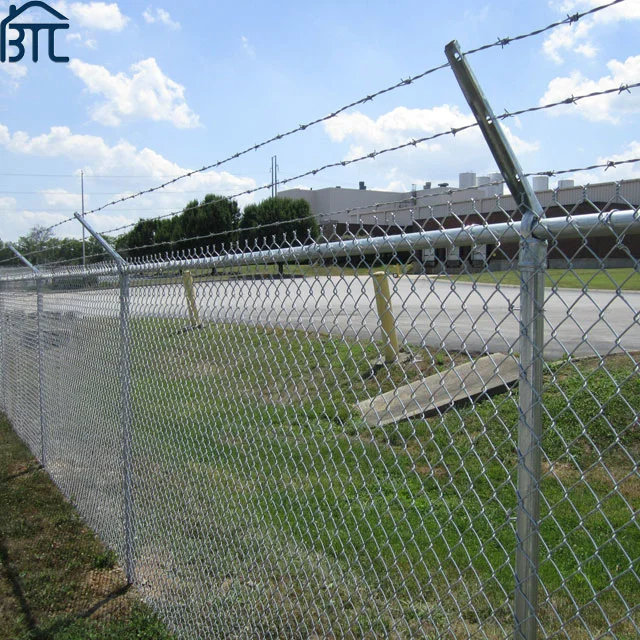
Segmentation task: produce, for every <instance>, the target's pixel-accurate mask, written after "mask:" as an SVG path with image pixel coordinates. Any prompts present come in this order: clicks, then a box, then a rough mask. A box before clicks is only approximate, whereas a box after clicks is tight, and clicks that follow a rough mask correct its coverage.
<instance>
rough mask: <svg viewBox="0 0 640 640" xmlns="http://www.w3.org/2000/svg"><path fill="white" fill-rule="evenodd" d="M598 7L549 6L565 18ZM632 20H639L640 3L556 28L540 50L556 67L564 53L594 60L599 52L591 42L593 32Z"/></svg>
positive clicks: (593, 1) (579, 2)
mask: <svg viewBox="0 0 640 640" xmlns="http://www.w3.org/2000/svg"><path fill="white" fill-rule="evenodd" d="M600 4H601V1H600V0H565V2H557V0H553V1H551V2H550V3H549V5H550V7H551V8H552V9H554V10H556V11H559V12H560V13H562V14H564V15H567V14H570V13H577V12H584V11H588V10H589V9H592V8H594V7H596V6H598V5H600ZM631 20H640V0H626V1H625V2H621V3H619V4H616V5H612V6H610V7H607V8H606V9H604V10H602V11H598V12H597V13H594V14H592V15H589V16H585V17H584V18H580V20H579V21H578V22H575V23H573V24H569V25H565V26H562V27H558V28H557V29H555V30H554V31H552V32H551V33H550V34H549V36H547V38H546V39H545V41H544V43H543V45H542V50H543V51H544V53H545V55H546V56H547V57H548V58H550V59H551V60H553V61H554V62H556V63H558V64H560V63H562V62H563V61H564V60H563V58H562V55H561V53H562V52H563V51H575V52H576V53H578V54H580V55H583V56H585V57H587V58H593V57H594V56H595V55H596V54H597V52H598V48H597V47H596V46H595V45H594V44H593V43H592V42H591V40H590V37H591V35H592V31H593V30H594V28H596V27H597V26H599V25H603V24H616V23H618V22H626V21H631Z"/></svg>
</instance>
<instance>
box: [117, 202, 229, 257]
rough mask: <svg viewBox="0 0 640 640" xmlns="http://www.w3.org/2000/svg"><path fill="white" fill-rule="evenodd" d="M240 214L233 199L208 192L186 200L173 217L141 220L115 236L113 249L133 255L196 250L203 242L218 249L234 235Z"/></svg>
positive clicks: (226, 243) (203, 244)
mask: <svg viewBox="0 0 640 640" xmlns="http://www.w3.org/2000/svg"><path fill="white" fill-rule="evenodd" d="M239 217H240V210H239V208H238V203H237V202H235V200H230V199H229V198H225V197H224V196H217V195H214V194H208V195H206V196H205V197H204V198H203V199H202V201H201V202H198V201H197V200H192V201H191V202H189V203H188V204H187V205H186V207H185V208H184V210H183V212H182V213H181V214H179V215H177V216H174V217H173V218H167V219H164V220H140V221H139V222H137V223H136V225H135V226H134V227H133V229H131V231H129V232H128V233H125V234H124V235H122V236H120V238H118V240H117V241H116V249H117V250H118V251H123V252H125V253H126V255H127V256H136V257H139V256H146V255H151V254H157V253H163V252H166V251H191V250H195V251H197V250H199V249H201V248H203V247H205V246H213V248H214V250H220V249H221V248H222V246H223V245H228V244H229V243H230V242H233V241H234V240H235V239H236V237H237V235H236V229H237V226H238V219H239ZM148 245H153V246H148Z"/></svg>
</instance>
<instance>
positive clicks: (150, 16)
mask: <svg viewBox="0 0 640 640" xmlns="http://www.w3.org/2000/svg"><path fill="white" fill-rule="evenodd" d="M142 17H143V18H144V19H145V22H147V23H148V24H155V23H156V22H157V23H160V24H164V25H165V26H167V27H169V29H173V30H174V31H176V30H178V29H180V23H179V22H176V21H174V20H172V19H171V15H170V14H169V12H168V11H166V10H165V9H159V8H158V9H155V11H154V9H153V8H152V7H147V8H146V9H145V11H144V12H143V13H142Z"/></svg>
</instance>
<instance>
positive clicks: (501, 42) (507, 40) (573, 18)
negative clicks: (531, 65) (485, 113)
mask: <svg viewBox="0 0 640 640" xmlns="http://www.w3.org/2000/svg"><path fill="white" fill-rule="evenodd" d="M625 1H626V0H612V1H611V2H607V3H604V4H601V5H599V6H597V7H592V8H591V9H588V10H586V11H583V12H577V13H574V14H572V15H567V16H566V18H563V19H562V20H557V21H555V22H552V23H550V24H548V25H546V26H545V27H542V28H538V29H534V30H532V31H529V32H526V33H522V34H519V35H517V36H512V37H511V36H509V37H498V38H497V40H496V41H494V42H490V43H487V44H484V45H481V46H479V47H475V48H473V49H469V50H468V51H466V52H464V53H463V55H474V54H476V53H480V52H482V51H487V50H489V49H493V48H496V47H500V48H501V49H503V48H504V47H505V46H507V45H508V44H511V43H512V42H519V41H522V40H525V39H528V38H532V37H535V36H538V35H541V34H543V33H545V32H547V31H551V30H553V29H556V28H558V27H560V26H563V25H569V24H575V23H576V22H578V21H579V20H581V19H582V18H584V17H586V16H589V15H592V14H595V13H597V12H599V11H603V10H605V9H608V8H610V7H612V6H614V5H617V4H620V3H621V2H625ZM449 66H450V65H449V63H448V62H447V63H443V64H440V65H437V66H434V67H431V68H429V69H426V70H425V71H423V72H421V73H418V74H416V75H414V76H410V77H408V78H406V79H401V80H400V81H399V82H396V83H395V84H392V85H390V86H388V87H385V88H383V89H380V90H378V91H375V92H373V93H370V94H368V95H366V96H364V97H362V98H360V99H358V100H354V101H352V102H350V103H348V104H346V105H344V106H342V107H340V108H338V109H336V110H335V111H332V112H331V113H329V114H327V115H326V116H323V117H321V118H316V119H315V120H311V121H309V122H307V123H304V124H300V125H298V126H297V127H295V128H293V129H290V130H289V131H286V132H285V133H280V134H277V135H275V136H272V137H271V138H268V139H266V140H264V141H263V142H259V143H256V144H254V145H252V146H250V147H247V148H246V149H244V150H242V151H238V152H236V153H234V154H232V155H230V156H228V157H227V158H225V159H223V160H219V161H217V162H214V163H212V164H209V165H205V166H203V167H201V168H200V169H194V170H192V171H187V172H185V173H183V174H181V175H179V176H176V177H174V178H172V179H171V180H168V181H167V182H164V183H162V184H160V185H157V186H155V187H151V188H149V189H144V190H141V191H138V192H136V193H134V194H130V195H128V196H124V197H122V198H119V199H115V200H112V201H110V202H107V203H105V204H104V205H101V206H100V207H96V208H94V209H90V210H89V211H87V212H85V215H89V214H93V213H97V212H99V211H103V210H104V209H106V208H107V207H111V206H114V205H116V204H120V203H122V202H125V201H127V200H132V199H134V198H138V197H141V196H143V195H146V194H149V193H153V192H155V191H159V190H161V189H164V188H166V187H167V186H169V185H171V184H175V183H176V182H179V181H181V180H184V179H186V178H189V177H191V176H193V175H196V174H200V173H203V172H205V171H208V170H211V169H215V168H217V167H220V166H222V165H223V164H226V163H228V162H230V161H232V160H235V159H237V158H239V157H241V156H243V155H246V154H248V153H250V152H251V151H257V150H258V149H260V148H262V147H265V146H267V145H269V144H271V143H273V142H276V141H278V140H282V139H284V138H287V137H289V136H292V135H294V134H297V133H300V132H302V131H306V130H307V129H309V128H311V127H313V126H316V125H318V124H320V123H322V122H326V121H328V120H331V119H333V118H335V117H337V116H338V115H340V114H341V113H343V112H345V111H347V110H349V109H351V108H353V107H355V106H358V105H361V104H365V103H367V102H371V101H372V100H374V99H375V98H378V97H379V96H381V95H384V94H386V93H389V92H391V91H395V90H396V89H399V88H400V87H404V86H408V85H410V84H412V83H414V82H416V81H418V80H420V79H422V78H424V77H426V76H428V75H431V74H433V73H435V72H436V71H440V70H442V69H446V68H447V67H449ZM65 177H66V176H65ZM269 186H271V185H269ZM262 188H265V187H262ZM252 192H253V191H252ZM250 193H251V192H250ZM241 195H242V194H241ZM229 197H230V198H234V197H237V196H229ZM74 220H75V217H74V216H70V217H69V218H66V219H65V220H62V221H60V222H58V223H56V224H54V225H51V226H50V227H48V228H47V230H48V231H52V230H54V229H56V228H58V227H60V226H62V225H64V224H66V223H67V222H72V221H74Z"/></svg>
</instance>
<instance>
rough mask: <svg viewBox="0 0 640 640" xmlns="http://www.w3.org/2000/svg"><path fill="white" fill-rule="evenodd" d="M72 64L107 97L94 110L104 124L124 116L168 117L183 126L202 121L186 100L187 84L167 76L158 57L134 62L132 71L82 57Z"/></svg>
mask: <svg viewBox="0 0 640 640" xmlns="http://www.w3.org/2000/svg"><path fill="white" fill-rule="evenodd" d="M69 67H70V69H71V71H72V72H73V73H74V74H75V75H76V76H78V77H79V78H80V79H81V80H82V81H83V82H84V83H85V85H86V87H87V89H88V90H89V92H90V93H95V94H98V95H102V96H104V97H105V98H106V101H105V102H102V103H100V104H98V105H96V106H95V107H94V109H93V113H92V117H93V119H94V120H96V121H97V122H100V123H101V124H104V125H107V126H117V125H119V124H120V123H121V122H122V120H123V118H150V119H151V120H155V121H167V122H171V123H172V124H173V125H174V126H176V127H178V128H179V129H188V128H193V127H197V126H199V124H200V119H199V117H198V115H197V114H195V113H194V112H193V111H192V110H191V109H190V108H189V106H188V105H187V103H186V102H185V99H184V87H183V86H182V85H180V84H178V83H177V82H174V81H173V80H171V79H170V78H168V77H167V76H165V75H164V74H163V73H162V70H161V69H160V67H159V66H158V63H157V62H156V60H155V58H148V59H147V60H142V61H140V62H138V63H136V64H134V65H132V66H131V68H130V72H131V73H130V75H126V74H125V73H118V74H117V75H113V74H111V73H110V72H109V71H108V70H107V69H105V68H104V67H102V66H100V65H94V64H88V63H86V62H82V61H81V60H72V61H71V62H70V64H69Z"/></svg>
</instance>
